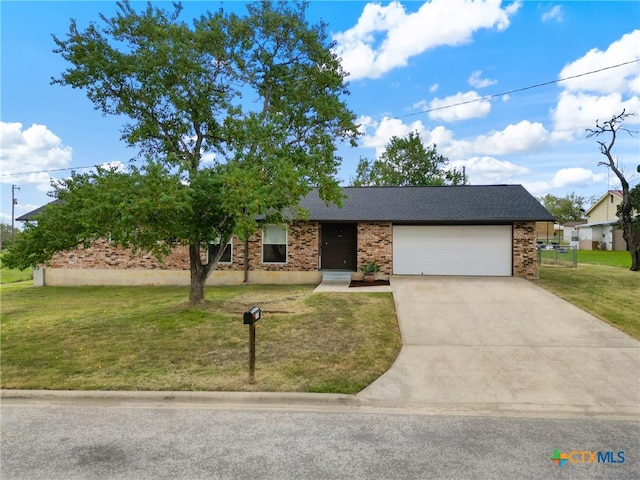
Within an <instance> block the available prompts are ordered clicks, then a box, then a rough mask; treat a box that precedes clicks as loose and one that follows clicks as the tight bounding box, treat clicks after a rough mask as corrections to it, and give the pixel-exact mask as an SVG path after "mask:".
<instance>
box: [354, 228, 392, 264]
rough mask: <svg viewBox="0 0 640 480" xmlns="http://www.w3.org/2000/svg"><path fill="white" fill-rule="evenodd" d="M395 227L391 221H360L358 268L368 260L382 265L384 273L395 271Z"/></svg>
mask: <svg viewBox="0 0 640 480" xmlns="http://www.w3.org/2000/svg"><path fill="white" fill-rule="evenodd" d="M392 257H393V227H392V224H391V222H370V223H369V222H366V223H358V269H360V267H361V266H362V265H364V264H365V263H368V262H371V261H373V262H376V263H377V264H378V265H380V271H381V272H382V273H386V274H389V275H390V274H391V273H392V271H393V258H392Z"/></svg>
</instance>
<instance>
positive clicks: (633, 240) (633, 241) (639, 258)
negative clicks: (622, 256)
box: [622, 230, 640, 272]
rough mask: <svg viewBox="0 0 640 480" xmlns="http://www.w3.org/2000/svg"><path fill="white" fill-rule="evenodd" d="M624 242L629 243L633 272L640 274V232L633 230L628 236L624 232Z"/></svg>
mask: <svg viewBox="0 0 640 480" xmlns="http://www.w3.org/2000/svg"><path fill="white" fill-rule="evenodd" d="M622 236H623V237H624V240H625V241H626V242H627V249H628V250H629V253H630V254H631V268H630V270H631V271H632V272H640V230H637V231H635V232H634V231H633V230H631V231H630V232H629V233H628V234H627V232H625V231H623V235H622Z"/></svg>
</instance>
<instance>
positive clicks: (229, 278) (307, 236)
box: [22, 185, 553, 285]
mask: <svg viewBox="0 0 640 480" xmlns="http://www.w3.org/2000/svg"><path fill="white" fill-rule="evenodd" d="M343 192H344V194H345V195H346V198H345V199H344V200H343V206H342V208H339V207H337V206H335V205H330V206H327V205H326V204H325V203H324V202H323V201H322V200H320V198H319V197H318V195H317V193H316V192H312V193H311V194H309V195H308V196H307V197H305V198H304V199H303V200H302V201H301V206H303V207H305V208H307V209H308V211H309V215H308V219H307V220H305V221H294V222H293V223H292V224H291V225H289V227H288V228H286V229H285V228H283V227H281V226H278V225H265V226H264V227H263V229H262V231H261V232H259V233H257V234H255V235H253V236H251V237H250V238H249V239H248V241H247V242H244V241H240V240H239V239H238V238H236V237H233V239H232V241H231V243H230V246H229V247H228V251H227V252H226V253H225V256H224V257H223V259H222V261H221V262H220V263H219V265H218V268H217V270H216V271H214V272H213V273H212V274H211V277H210V278H209V281H208V283H209V284H241V283H243V281H245V280H246V281H248V282H249V283H319V282H320V281H321V280H322V275H323V272H325V271H345V272H355V271H357V270H358V269H359V268H360V267H361V266H362V265H364V264H365V263H367V262H369V261H375V262H377V263H378V264H379V265H380V267H381V271H382V272H384V273H387V274H394V275H486V276H516V277H524V278H535V277H537V274H538V271H537V263H536V222H537V221H553V216H552V215H551V214H550V213H549V212H548V211H547V210H546V209H545V208H544V207H543V206H542V205H541V204H540V202H538V201H537V200H536V199H535V198H534V197H533V196H532V195H531V194H530V193H529V192H527V191H526V190H525V189H524V188H523V187H522V186H520V185H482V186H472V185H466V186H443V187H345V188H344V189H343ZM28 218H30V214H27V215H25V216H23V217H22V219H23V220H24V219H28ZM188 270H189V261H188V254H187V251H186V249H176V250H175V251H174V253H173V254H172V255H171V256H169V257H168V258H167V259H165V261H164V263H162V264H161V263H159V262H157V260H155V258H154V257H153V256H151V255H142V256H132V255H131V254H130V252H129V251H128V250H126V249H122V248H117V247H115V246H113V245H111V244H109V242H107V241H101V242H98V243H96V244H95V245H93V246H91V247H90V248H87V249H83V248H78V249H75V250H73V251H69V252H63V253H60V254H57V255H56V256H55V257H54V258H53V261H52V262H51V265H50V266H48V267H46V272H44V273H43V274H42V275H38V278H40V276H42V277H43V278H42V281H41V283H42V284H47V285H80V284H120V285H142V284H188V282H189V272H188Z"/></svg>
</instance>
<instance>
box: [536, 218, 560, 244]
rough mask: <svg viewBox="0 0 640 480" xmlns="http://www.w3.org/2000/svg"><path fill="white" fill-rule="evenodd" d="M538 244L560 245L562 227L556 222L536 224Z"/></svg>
mask: <svg viewBox="0 0 640 480" xmlns="http://www.w3.org/2000/svg"><path fill="white" fill-rule="evenodd" d="M536 237H537V240H538V243H549V244H550V243H559V242H560V240H561V239H562V227H561V226H560V224H558V223H555V222H536Z"/></svg>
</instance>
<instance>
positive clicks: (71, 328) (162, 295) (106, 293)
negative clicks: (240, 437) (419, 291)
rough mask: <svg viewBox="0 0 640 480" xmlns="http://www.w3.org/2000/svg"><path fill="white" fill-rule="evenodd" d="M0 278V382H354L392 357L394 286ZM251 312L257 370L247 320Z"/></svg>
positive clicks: (80, 385) (93, 385) (328, 388)
mask: <svg viewBox="0 0 640 480" xmlns="http://www.w3.org/2000/svg"><path fill="white" fill-rule="evenodd" d="M29 283H30V282H24V283H14V284H8V285H2V291H1V293H2V306H1V314H2V320H1V322H2V324H1V327H2V342H1V344H0V348H1V355H2V375H1V378H0V383H1V385H2V388H9V389H19V388H20V389H71V390H76V389H78V390H80V389H87V390H97V389H100V390H196V391H198V390H200V391H215V390H221V391H253V390H255V391H293V392H296V391H297V392H343V393H355V392H358V391H360V390H361V389H362V388H364V387H365V386H366V385H368V384H369V383H371V382H372V381H373V380H375V379H376V378H378V377H379V376H380V375H381V374H382V373H383V372H385V371H386V370H387V369H388V368H389V367H390V366H391V364H392V363H393V361H394V360H395V358H396V356H397V354H398V352H399V350H400V345H401V342H400V336H399V332H398V326H397V322H396V317H395V311H394V305H393V300H392V297H391V294H388V293H387V294H381V293H379V294H375V293H353V294H349V293H342V294H340V293H323V294H312V287H310V286H293V287H292V286H245V287H214V288H209V289H208V291H207V299H208V302H207V304H206V305H204V306H197V307H194V306H190V305H189V304H187V303H186V299H187V298H188V291H187V289H186V288H181V287H129V288H126V287H44V288H35V287H32V286H30V284H29ZM253 305H258V306H260V307H261V308H262V311H263V316H262V319H261V320H260V321H259V322H258V323H257V324H256V337H257V342H256V382H255V384H249V383H248V336H249V333H248V327H247V326H246V325H243V324H242V313H243V312H244V311H245V310H247V309H249V308H250V307H251V306H253Z"/></svg>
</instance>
